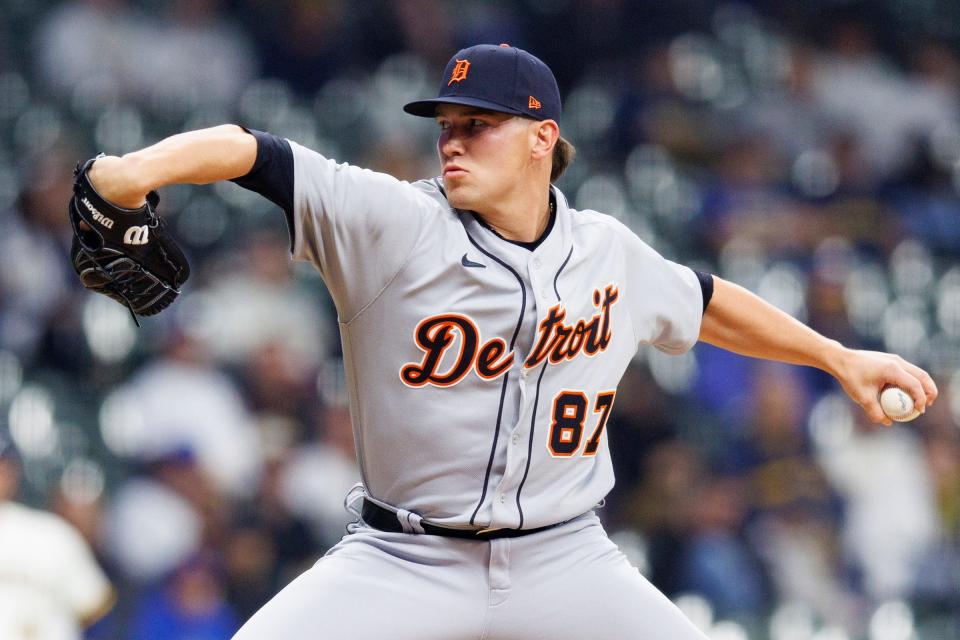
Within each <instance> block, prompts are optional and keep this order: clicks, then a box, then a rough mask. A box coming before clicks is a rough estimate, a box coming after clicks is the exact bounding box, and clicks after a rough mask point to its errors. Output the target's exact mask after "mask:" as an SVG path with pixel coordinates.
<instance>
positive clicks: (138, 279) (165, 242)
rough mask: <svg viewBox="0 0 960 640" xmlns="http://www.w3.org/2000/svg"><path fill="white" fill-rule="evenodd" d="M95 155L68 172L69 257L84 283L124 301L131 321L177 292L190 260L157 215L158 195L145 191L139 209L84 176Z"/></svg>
mask: <svg viewBox="0 0 960 640" xmlns="http://www.w3.org/2000/svg"><path fill="white" fill-rule="evenodd" d="M98 157H99V156H98ZM96 160H97V158H91V159H90V160H87V161H86V162H83V163H80V164H77V168H76V169H75V170H74V173H73V174H74V178H75V180H74V183H73V197H72V198H70V207H69V212H70V223H71V224H72V225H73V234H74V238H73V248H72V249H71V250H70V260H71V262H72V263H73V268H74V270H75V271H76V272H77V275H78V276H80V282H81V283H82V284H83V286H84V287H86V288H87V289H90V290H91V291H96V292H97V293H102V294H104V295H108V296H110V297H111V298H113V299H114V300H116V301H117V302H119V303H121V304H124V305H126V306H127V308H129V309H130V313H131V314H133V320H134V322H137V316H138V315H141V316H151V315H153V314H155V313H159V312H160V311H162V310H163V309H165V308H166V307H167V306H169V305H170V303H171V302H173V300H174V298H176V297H177V296H178V295H180V286H181V285H182V284H183V283H184V282H185V281H186V279H187V277H188V276H189V275H190V266H189V265H188V264H187V259H186V257H185V256H184V255H183V252H182V251H181V250H180V248H179V247H178V246H177V244H176V243H175V242H174V241H173V238H171V237H170V235H169V233H167V231H166V229H165V227H164V223H163V220H161V219H160V218H159V217H157V214H156V212H155V211H156V208H157V204H159V202H160V196H158V195H157V193H156V192H155V191H151V192H150V193H149V194H148V195H147V203H146V204H145V205H143V206H142V207H140V208H139V209H123V208H121V207H117V206H115V205H113V204H110V203H109V202H107V201H106V200H105V199H103V198H102V197H100V194H98V193H97V191H96V190H95V189H94V188H93V186H92V185H91V184H90V180H89V179H88V178H87V171H89V170H90V167H91V166H92V165H93V163H94V162H95V161H96ZM81 223H85V224H81ZM139 324H140V323H139V322H137V325H139Z"/></svg>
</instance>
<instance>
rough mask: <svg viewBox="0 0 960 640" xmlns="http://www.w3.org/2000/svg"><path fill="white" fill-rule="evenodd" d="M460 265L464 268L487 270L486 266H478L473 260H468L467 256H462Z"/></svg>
mask: <svg viewBox="0 0 960 640" xmlns="http://www.w3.org/2000/svg"><path fill="white" fill-rule="evenodd" d="M460 264H462V265H463V266H465V267H479V268H480V269H486V268H487V265H485V264H480V263H479V262H474V261H473V260H470V259H469V258H467V254H463V257H462V258H460Z"/></svg>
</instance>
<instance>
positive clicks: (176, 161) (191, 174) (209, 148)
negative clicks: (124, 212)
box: [89, 124, 257, 209]
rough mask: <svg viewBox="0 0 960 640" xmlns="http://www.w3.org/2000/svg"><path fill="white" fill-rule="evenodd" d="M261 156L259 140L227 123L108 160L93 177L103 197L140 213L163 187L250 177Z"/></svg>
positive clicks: (102, 161) (101, 161) (95, 169)
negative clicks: (147, 199)
mask: <svg viewBox="0 0 960 640" xmlns="http://www.w3.org/2000/svg"><path fill="white" fill-rule="evenodd" d="M256 157H257V141H256V139H255V138H254V137H253V136H252V135H250V134H249V133H247V132H246V131H244V130H243V129H242V128H240V127H238V126H236V125H232V124H227V125H221V126H218V127H212V128H210V129H200V130H197V131H189V132H187V133H180V134H177V135H175V136H171V137H169V138H165V139H163V140H161V141H160V142H158V143H156V144H154V145H151V146H149V147H146V148H145V149H141V150H140V151H134V152H132V153H128V154H126V155H124V156H122V157H117V156H105V157H103V158H100V159H99V160H97V161H96V162H95V163H94V165H93V167H92V168H91V169H90V173H89V177H90V182H91V184H93V186H94V188H96V190H97V192H99V193H100V195H101V196H103V197H104V198H106V199H107V200H109V201H111V202H112V203H114V204H116V205H117V206H120V207H126V208H130V209H134V208H137V207H139V206H141V205H142V204H143V203H144V200H145V197H146V194H147V193H148V192H149V191H151V190H153V189H157V188H159V187H163V186H166V185H170V184H183V183H189V184H209V183H211V182H216V181H218V180H230V179H232V178H239V177H240V176H243V175H246V174H247V173H249V171H250V169H251V168H252V167H253V163H254V161H255V160H256Z"/></svg>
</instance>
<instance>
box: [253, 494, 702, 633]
mask: <svg viewBox="0 0 960 640" xmlns="http://www.w3.org/2000/svg"><path fill="white" fill-rule="evenodd" d="M299 638H303V639H308V638H309V639H310V640H325V639H328V638H329V639H339V638H346V639H349V640H383V639H390V640H539V639H542V640H586V639H602V640H620V639H623V640H628V639H629V640H706V636H705V635H704V634H702V633H701V632H700V631H698V630H697V629H696V628H694V626H693V625H692V624H691V623H690V622H689V621H688V620H687V618H686V617H684V615H683V614H682V613H681V612H680V610H679V609H677V608H676V607H675V606H674V605H673V603H671V602H670V601H669V600H668V599H667V598H666V597H665V596H664V595H663V594H661V593H660V592H659V591H658V590H657V589H656V588H654V586H653V585H651V584H650V583H649V582H648V581H647V580H646V579H645V578H644V577H643V576H642V575H640V572H639V571H637V570H636V569H635V568H634V567H633V566H632V565H631V564H630V563H629V562H628V561H627V559H626V557H625V556H624V555H623V554H622V553H621V552H620V551H619V549H617V547H616V545H614V544H613V543H612V542H611V541H610V540H609V538H607V534H606V532H605V531H604V530H603V527H602V526H601V524H600V520H599V518H597V516H596V515H595V514H594V513H593V512H590V513H587V514H584V515H583V516H580V517H578V518H574V519H573V520H571V521H569V522H567V523H565V524H562V525H560V526H557V527H554V528H552V529H548V530H546V531H542V532H538V533H534V534H530V535H527V536H522V537H517V538H501V539H496V540H490V541H473V540H460V539H455V538H446V537H440V536H432V535H417V534H406V533H387V532H382V531H378V530H376V529H371V528H369V527H365V526H364V527H360V528H359V529H358V530H356V532H354V533H352V534H349V535H347V536H345V537H344V538H343V539H342V540H341V541H340V543H339V544H337V545H336V546H335V547H333V548H332V549H330V551H328V552H327V554H326V555H324V557H323V558H321V559H320V560H319V561H318V562H317V563H316V564H315V565H314V566H313V567H312V568H310V569H308V570H307V571H306V572H304V573H303V574H302V575H301V576H299V577H298V578H297V579H296V580H294V581H293V582H292V583H290V585H288V586H287V587H286V588H285V589H283V590H282V591H281V592H280V593H279V594H277V595H276V596H275V597H274V598H273V599H272V600H270V602H268V603H267V604H266V605H264V607H263V608H262V609H260V611H258V612H257V613H256V614H254V616H253V617H252V618H251V619H250V620H249V621H248V622H247V623H246V624H245V625H244V626H243V628H242V629H240V631H239V632H237V634H236V635H235V636H234V640H278V639H282V640H293V639H299Z"/></svg>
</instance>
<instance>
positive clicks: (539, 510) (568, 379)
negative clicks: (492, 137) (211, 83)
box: [236, 132, 708, 640]
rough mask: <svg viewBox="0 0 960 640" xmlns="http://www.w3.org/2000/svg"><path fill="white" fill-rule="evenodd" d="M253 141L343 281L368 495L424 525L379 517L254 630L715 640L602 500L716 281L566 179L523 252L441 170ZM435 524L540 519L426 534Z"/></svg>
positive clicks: (275, 185) (267, 190)
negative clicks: (650, 382)
mask: <svg viewBox="0 0 960 640" xmlns="http://www.w3.org/2000/svg"><path fill="white" fill-rule="evenodd" d="M252 133H253V134H254V135H255V136H256V137H257V140H258V154H257V160H256V163H255V164H254V168H253V170H252V171H251V172H250V174H249V175H248V176H245V177H243V178H240V179H238V180H237V182H239V183H240V184H242V185H243V186H245V187H248V188H251V189H254V190H256V191H258V192H260V193H262V194H264V195H265V196H267V197H269V198H271V199H272V200H273V201H274V202H276V203H277V204H279V205H280V206H281V207H283V209H284V211H285V212H286V213H287V217H288V224H289V225H290V228H291V232H292V253H293V257H294V258H296V259H298V260H306V261H309V262H311V263H313V264H314V265H315V266H316V267H317V269H318V270H319V271H320V274H321V275H322V277H323V279H324V281H325V282H326V284H327V287H328V288H329V290H330V293H331V295H332V297H333V300H334V302H335V304H336V307H337V312H338V316H339V322H340V332H341V336H342V340H343V353H344V360H345V364H346V374H347V383H348V386H349V392H350V394H349V395H350V402H351V414H352V419H353V426H354V434H355V438H356V446H357V454H358V458H359V462H360V468H361V473H362V476H363V483H364V485H365V491H366V494H367V495H368V499H370V500H372V501H374V502H375V503H377V504H379V505H380V506H381V507H384V508H386V509H388V513H389V511H394V512H395V514H396V519H397V521H399V522H400V523H401V525H402V529H403V531H404V532H405V533H399V532H397V530H396V529H395V528H394V529H392V530H384V529H381V528H375V527H373V526H370V524H371V523H369V522H367V520H366V516H365V515H364V518H363V519H361V520H359V521H358V522H357V523H356V524H355V525H352V527H351V533H350V534H349V535H347V536H344V538H343V540H342V541H341V542H340V543H339V544H337V545H336V546H335V547H334V548H332V549H331V550H329V551H328V552H327V554H325V555H324V557H323V558H322V559H321V560H320V561H319V562H318V563H317V564H316V565H315V566H314V567H313V568H311V569H310V570H308V571H307V572H305V573H304V574H303V575H302V576H301V577H300V578H298V579H297V580H295V581H294V582H293V583H291V584H290V585H289V586H287V587H286V588H285V589H284V590H283V591H282V592H281V593H280V594H278V595H277V596H276V597H275V598H273V599H272V600H271V601H270V602H269V603H268V604H267V605H266V606H264V608H263V609H261V610H260V611H259V612H257V614H256V615H254V616H253V618H251V619H250V620H249V621H248V622H247V624H246V625H244V627H243V628H242V629H241V630H240V632H239V633H238V634H237V636H236V638H237V640H261V639H266V638H275V637H351V638H358V640H364V639H370V640H372V639H373V638H381V637H385V636H387V635H389V637H391V638H396V639H398V640H408V639H409V640H414V639H417V640H423V639H424V638H437V639H438V640H439V639H440V638H443V640H456V639H459V638H463V639H468V638H487V639H489V640H521V639H522V640H531V639H534V638H550V639H551V640H558V639H567V638H569V639H573V638H577V639H579V638H584V637H602V638H609V639H611V640H617V639H619V638H623V639H624V640H626V639H627V638H636V637H638V636H637V633H638V632H639V631H641V630H642V633H643V636H642V637H644V638H647V639H649V640H667V639H669V640H681V639H682V640H693V639H696V640H704V638H705V636H704V635H703V634H702V633H700V632H699V631H698V630H697V629H695V628H694V627H693V625H691V624H690V622H689V621H688V620H686V618H684V616H683V615H682V614H681V613H680V611H679V610H678V609H677V608H676V607H674V606H673V605H672V604H671V603H670V602H669V600H667V599H666V598H665V597H664V596H663V595H662V594H660V593H659V592H657V591H656V589H655V588H654V587H653V586H652V585H650V583H649V582H647V581H646V580H645V579H644V578H643V577H642V576H641V575H640V574H639V572H637V570H636V569H634V568H633V567H631V566H630V563H629V562H628V561H627V559H626V558H625V557H624V556H623V554H621V553H620V552H619V551H618V550H617V549H616V546H615V545H613V543H611V542H610V540H609V539H608V538H607V537H606V533H605V532H604V531H603V528H602V527H601V526H600V523H599V519H598V518H597V516H596V515H595V514H594V513H592V511H591V510H592V508H593V507H594V506H595V505H596V504H597V503H598V502H599V501H601V500H602V498H603V496H604V495H605V494H606V493H607V492H608V491H609V490H610V488H611V486H612V485H613V472H612V468H611V464H610V456H609V451H608V449H607V439H606V434H605V430H604V427H605V425H606V422H607V419H608V418H609V416H610V411H611V409H612V407H613V404H614V402H615V400H616V389H617V384H618V382H619V381H620V378H621V376H622V375H623V372H624V370H625V369H626V367H627V365H628V363H629V362H630V360H631V358H632V357H633V355H634V354H635V353H636V351H637V348H638V347H639V345H642V344H652V345H654V346H655V347H657V348H659V349H663V350H664V351H668V352H671V353H679V352H682V351H684V350H685V349H688V348H690V346H691V345H692V344H693V343H694V342H695V341H696V340H697V336H698V334H699V330H700V321H701V317H702V313H703V309H704V307H705V300H706V299H707V297H708V295H707V291H708V289H705V288H702V287H701V282H702V281H701V280H700V279H699V278H698V276H697V275H696V274H695V273H694V272H692V271H691V270H689V269H687V268H685V267H681V266H679V265H677V264H674V263H672V262H670V261H668V260H665V259H664V258H663V257H661V256H660V255H658V254H657V253H656V252H655V251H654V250H653V249H651V248H650V247H649V246H647V245H646V244H645V243H644V242H643V241H641V240H640V239H639V238H638V237H637V236H636V235H634V234H633V233H632V232H630V230H629V229H627V228H626V227H624V226H623V225H622V224H620V223H619V222H617V221H616V220H614V219H613V218H611V217H609V216H606V215H603V214H600V213H597V212H594V211H574V210H573V209H571V208H570V207H569V205H568V204H567V202H566V199H565V198H564V197H563V194H561V193H560V192H559V191H558V190H556V189H553V188H551V217H550V225H549V227H548V229H547V231H546V232H545V233H544V234H543V237H542V238H541V240H540V241H539V242H538V243H529V244H527V245H522V244H521V243H514V242H510V241H507V240H505V239H503V238H501V237H499V236H498V235H497V234H496V233H495V232H494V231H493V230H492V229H490V228H489V227H487V226H485V224H484V223H483V221H482V220H480V219H479V218H478V217H476V216H475V215H474V214H472V213H471V212H468V211H459V210H456V209H453V208H451V206H450V204H449V203H448V202H447V199H446V197H445V195H444V190H443V184H442V182H441V181H439V180H437V179H434V180H425V181H420V182H415V183H413V184H410V183H406V182H400V181H398V180H395V179H394V178H392V177H390V176H387V175H383V174H379V173H375V172H372V171H368V170H364V169H359V168H356V167H352V166H349V165H346V164H338V163H336V162H335V161H333V160H330V159H328V158H325V157H323V156H322V155H320V154H318V153H315V152H313V151H310V150H308V149H306V148H304V147H302V146H300V145H298V144H296V143H293V142H289V141H286V140H281V139H279V138H276V137H274V136H270V135H268V134H263V133H260V132H252ZM364 513H366V512H364ZM358 515H360V514H359V513H358ZM388 517H389V516H388ZM391 522H392V521H391ZM557 523H562V524H560V525H559V526H554V527H552V528H548V529H545V530H539V529H540V528H541V527H545V526H547V525H555V524H557ZM428 525H441V526H446V527H453V528H467V529H472V530H484V529H504V528H505V529H532V530H536V531H534V532H531V533H527V534H526V535H524V536H523V537H518V538H498V539H492V540H490V541H478V540H460V539H454V538H450V537H445V536H439V535H408V533H424V528H425V527H427V526H428ZM574 604H575V606H571V605H574ZM584 612H588V614H587V615H584Z"/></svg>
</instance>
